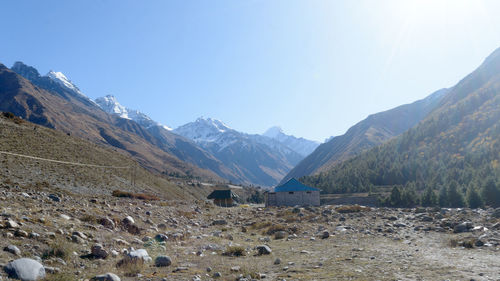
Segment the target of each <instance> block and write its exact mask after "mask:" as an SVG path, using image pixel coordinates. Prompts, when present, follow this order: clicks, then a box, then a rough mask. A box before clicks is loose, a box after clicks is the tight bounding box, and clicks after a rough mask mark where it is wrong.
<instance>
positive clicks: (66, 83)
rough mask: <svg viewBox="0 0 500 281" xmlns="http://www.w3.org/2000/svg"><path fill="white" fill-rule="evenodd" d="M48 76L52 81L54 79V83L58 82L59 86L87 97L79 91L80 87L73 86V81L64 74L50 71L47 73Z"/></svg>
mask: <svg viewBox="0 0 500 281" xmlns="http://www.w3.org/2000/svg"><path fill="white" fill-rule="evenodd" d="M46 76H47V77H49V78H50V79H52V81H54V82H56V83H57V84H59V85H61V86H63V87H66V88H67V89H69V90H71V91H73V92H75V93H77V94H80V95H82V96H85V95H84V94H83V93H82V92H81V91H80V89H78V87H77V86H76V85H75V84H73V82H71V80H69V79H68V78H67V77H66V76H65V75H64V74H63V73H62V72H55V71H52V70H51V71H49V73H47V75H46Z"/></svg>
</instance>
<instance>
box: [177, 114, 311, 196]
mask: <svg viewBox="0 0 500 281" xmlns="http://www.w3.org/2000/svg"><path fill="white" fill-rule="evenodd" d="M173 132H174V133H176V134H179V135H182V136H184V137H186V138H189V139H191V140H193V141H195V142H196V143H197V144H199V145H200V146H202V147H203V148H204V149H206V150H207V151H209V152H210V153H212V155H214V156H215V157H216V158H217V159H219V160H220V161H221V162H222V163H224V165H225V166H226V167H228V168H229V169H230V170H232V171H233V172H234V173H235V174H237V175H238V177H239V178H238V180H240V181H242V182H244V183H251V184H257V185H262V186H273V185H275V184H277V183H278V181H279V179H280V178H281V177H283V176H284V175H285V174H286V173H287V172H288V171H289V170H290V169H291V168H292V167H293V165H295V164H296V163H298V161H300V159H302V158H303V157H302V156H301V155H300V154H298V153H297V152H295V151H293V150H292V149H290V148H289V147H287V146H285V145H283V144H281V143H280V142H279V141H277V140H274V139H271V138H268V137H265V136H262V135H257V134H255V135H252V134H246V133H242V132H239V131H236V130H234V129H232V128H230V127H229V126H227V125H226V124H224V122H222V121H220V120H217V119H212V118H202V117H200V118H198V119H197V120H196V121H194V122H189V123H187V124H184V125H182V126H179V127H178V128H176V129H174V130H173Z"/></svg>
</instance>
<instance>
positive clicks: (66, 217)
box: [59, 214, 71, 221]
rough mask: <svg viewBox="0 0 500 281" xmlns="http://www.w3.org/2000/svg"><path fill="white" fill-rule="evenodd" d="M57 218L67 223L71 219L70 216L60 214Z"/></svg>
mask: <svg viewBox="0 0 500 281" xmlns="http://www.w3.org/2000/svg"><path fill="white" fill-rule="evenodd" d="M59 217H60V218H61V219H63V220H67V221H69V220H70V219H71V217H70V216H68V215H65V214H60V215H59Z"/></svg>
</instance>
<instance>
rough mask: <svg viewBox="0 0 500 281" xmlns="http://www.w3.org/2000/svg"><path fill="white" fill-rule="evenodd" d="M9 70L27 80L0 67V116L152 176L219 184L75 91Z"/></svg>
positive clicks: (27, 70)
mask: <svg viewBox="0 0 500 281" xmlns="http://www.w3.org/2000/svg"><path fill="white" fill-rule="evenodd" d="M13 69H15V70H16V71H17V72H19V73H21V74H23V75H26V77H28V78H30V79H31V80H27V79H25V78H24V77H22V76H21V75H18V74H17V73H15V72H14V71H11V70H9V69H8V68H7V67H5V66H4V65H1V64H0V93H1V95H0V111H10V112H12V113H14V114H15V115H17V116H20V117H22V118H23V119H25V120H28V121H31V122H34V123H36V124H40V125H43V126H46V127H49V128H54V129H57V130H59V131H62V132H65V133H68V134H71V135H73V136H77V137H81V138H83V139H87V140H90V141H92V142H95V143H98V144H106V145H110V146H113V147H115V148H116V149H118V150H120V151H122V152H125V153H127V154H128V155H131V156H133V157H134V158H135V159H136V160H137V161H138V162H139V163H140V164H141V165H143V166H144V167H147V168H148V169H151V170H154V171H156V172H160V173H166V174H177V175H181V176H186V175H189V176H195V177H202V178H210V179H215V180H222V179H221V178H220V177H218V176H217V175H216V174H215V173H213V172H211V171H208V170H203V169H200V168H198V167H197V166H194V165H192V164H189V163H186V162H184V161H182V160H180V159H179V158H177V157H176V156H175V155H173V154H172V153H170V152H168V151H167V150H162V149H161V148H160V141H159V140H158V139H156V138H155V136H153V135H152V134H151V133H149V132H148V131H147V130H146V129H144V128H143V127H142V126H140V125H138V124H137V123H136V122H134V121H131V120H128V119H123V118H119V117H116V116H112V115H109V114H107V113H105V112H104V111H102V110H101V109H100V108H99V106H97V104H95V103H94V102H93V101H91V100H90V99H88V98H87V97H86V96H84V95H83V94H81V93H80V92H79V90H78V91H76V90H77V88H76V86H75V87H73V88H72V87H69V86H67V85H66V84H65V83H63V82H55V81H54V80H52V79H53V78H50V77H49V76H40V75H39V74H38V71H36V69H34V68H31V67H27V66H25V65H23V64H21V63H16V64H15V65H14V67H13ZM59 77H60V78H61V76H60V75H59ZM68 83H69V82H68ZM75 89H76V90H75Z"/></svg>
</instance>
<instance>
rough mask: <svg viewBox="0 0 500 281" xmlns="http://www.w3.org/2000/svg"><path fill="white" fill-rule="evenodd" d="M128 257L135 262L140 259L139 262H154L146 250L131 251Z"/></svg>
mask: <svg viewBox="0 0 500 281" xmlns="http://www.w3.org/2000/svg"><path fill="white" fill-rule="evenodd" d="M127 256H128V257H129V258H130V259H133V260H134V259H139V260H142V261H144V262H150V261H152V260H153V259H152V258H151V257H150V256H149V254H148V251H146V250H145V249H138V250H134V249H131V250H130V252H129V253H128V255H127Z"/></svg>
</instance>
